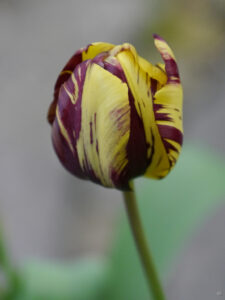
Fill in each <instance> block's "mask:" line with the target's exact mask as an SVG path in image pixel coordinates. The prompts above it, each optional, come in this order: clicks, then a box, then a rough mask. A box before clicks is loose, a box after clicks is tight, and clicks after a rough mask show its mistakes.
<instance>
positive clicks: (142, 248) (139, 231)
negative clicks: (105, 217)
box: [123, 184, 165, 300]
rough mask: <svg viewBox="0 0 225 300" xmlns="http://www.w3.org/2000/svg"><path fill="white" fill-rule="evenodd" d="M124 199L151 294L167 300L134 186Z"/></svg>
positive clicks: (155, 299) (156, 298)
mask: <svg viewBox="0 0 225 300" xmlns="http://www.w3.org/2000/svg"><path fill="white" fill-rule="evenodd" d="M123 197H124V202H125V206H126V210H127V214H128V218H129V222H130V226H131V230H132V233H133V237H134V240H135V243H136V247H137V250H138V252H139V256H140V259H141V262H142V265H143V268H144V271H145V274H146V278H147V282H148V287H149V289H150V292H151V293H152V296H153V299H154V300H165V296H164V293H163V289H162V286H161V284H160V281H159V277H158V275H157V272H156V269H155V266H154V262H153V258H152V255H151V252H150V249H149V247H148V243H147V240H146V237H145V234H144V230H143V226H142V222H141V218H140V214H139V211H138V206H137V202H136V197H135V192H134V186H133V184H132V191H126V192H123Z"/></svg>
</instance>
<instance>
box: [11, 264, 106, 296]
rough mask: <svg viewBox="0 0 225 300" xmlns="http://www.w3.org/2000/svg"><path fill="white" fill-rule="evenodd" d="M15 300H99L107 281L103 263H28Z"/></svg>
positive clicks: (23, 271)
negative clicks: (19, 291)
mask: <svg viewBox="0 0 225 300" xmlns="http://www.w3.org/2000/svg"><path fill="white" fill-rule="evenodd" d="M21 275H22V278H23V285H22V288H21V293H20V295H19V296H18V297H17V298H16V300H76V299H77V300H99V299H100V297H101V294H102V292H103V290H104V288H105V284H106V280H107V278H108V267H107V264H106V262H105V261H100V260H97V259H83V260H80V261H76V262H70V263H67V264H66V263H50V262H30V263H28V264H26V265H25V266H24V268H23V270H22V273H21Z"/></svg>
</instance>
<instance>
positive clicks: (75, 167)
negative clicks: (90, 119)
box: [52, 61, 90, 178]
mask: <svg viewBox="0 0 225 300" xmlns="http://www.w3.org/2000/svg"><path fill="white" fill-rule="evenodd" d="M89 63H90V61H85V62H82V63H81V64H79V66H77V67H76V68H75V70H74V71H73V75H71V76H70V77H69V78H68V80H67V81H66V82H64V84H63V85H61V88H60V91H59V96H58V102H57V107H58V114H59V116H58V117H59V118H60V123H61V126H60V123H59V121H58V118H57V117H56V118H55V119H54V122H53V127H52V137H53V144H54V148H55V150H56V153H57V154H58V156H59V158H60V161H61V162H62V164H63V165H64V166H65V167H66V168H67V169H68V170H69V171H70V172H71V173H73V174H74V175H76V176H78V177H82V178H86V177H87V176H86V174H85V173H84V172H83V171H82V169H81V167H80V164H79V160H78V155H77V150H76V143H77V140H78V138H79V134H80V130H81V101H82V92H83V84H84V80H85V76H86V71H87V67H88V64H89ZM72 76H73V77H72ZM74 80H75V81H76V82H77V83H76V85H75V84H74ZM76 89H77V90H76ZM76 93H77V97H76V101H75V99H74V101H75V103H74V102H72V100H71V95H76ZM62 126H63V130H64V131H66V135H67V137H68V139H69V142H68V141H67V140H66V139H65V137H64V136H63V134H62V128H61V127H62ZM71 148H72V150H73V151H71Z"/></svg>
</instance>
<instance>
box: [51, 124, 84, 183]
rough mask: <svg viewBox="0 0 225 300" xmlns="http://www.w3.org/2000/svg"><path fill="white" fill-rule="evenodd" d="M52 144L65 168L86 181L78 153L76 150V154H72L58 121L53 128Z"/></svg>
mask: <svg viewBox="0 0 225 300" xmlns="http://www.w3.org/2000/svg"><path fill="white" fill-rule="evenodd" d="M52 142H53V146H54V149H55V151H56V153H57V155H58V157H59V160H60V161H61V163H62V164H63V166H64V167H65V168H66V169H67V170H68V171H69V172H71V173H72V174H74V175H76V176H78V177H79V178H83V179H85V176H84V173H83V171H82V169H81V167H80V164H79V160H78V156H77V151H76V149H74V153H72V152H71V150H70V148H69V147H68V144H67V142H66V140H65V138H64V137H63V136H62V134H61V132H60V128H59V125H58V122H57V119H56V120H55V121H54V123H53V126H52Z"/></svg>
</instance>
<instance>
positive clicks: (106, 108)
mask: <svg viewBox="0 0 225 300" xmlns="http://www.w3.org/2000/svg"><path fill="white" fill-rule="evenodd" d="M154 42H155V46H156V48H157V50H158V51H159V53H160V54H161V57H162V59H163V61H164V64H157V65H153V64H151V63H150V62H148V61H147V60H145V59H144V58H142V57H140V56H139V55H138V54H137V52H136V50H135V48H134V47H133V46H132V45H130V44H128V43H125V44H123V45H119V46H115V45H112V44H107V43H93V44H90V45H88V46H87V47H85V48H82V49H80V50H78V51H77V52H76V53H75V54H74V55H73V56H72V58H71V59H70V60H69V61H68V63H67V64H66V65H65V67H64V68H63V70H62V71H61V73H60V74H59V76H58V78H57V81H56V84H55V89H54V99H53V102H52V104H51V105H50V108H49V112H48V120H49V123H50V124H51V125H52V141H53V145H54V148H55V151H56V153H57V155H58V157H59V159H60V161H61V163H62V164H63V165H64V167H65V168H66V169H67V170H69V171H70V172H71V173H72V174H74V175H75V176H77V177H79V178H82V179H89V180H91V181H93V182H95V183H98V184H101V185H103V186H105V187H112V188H117V189H120V190H123V196H124V202H125V205H126V209H127V213H128V217H129V220H130V225H131V229H132V232H133V235H134V240H135V242H136V246H137V249H138V252H139V255H140V258H141V261H142V264H143V267H144V270H145V274H146V278H147V280H148V285H149V288H150V292H151V293H152V296H153V298H154V299H155V300H164V299H165V297H164V293H163V290H162V287H161V284H160V280H159V278H158V275H157V272H156V270H155V267H154V263H153V260H152V255H151V254H150V250H149V247H148V243H147V241H146V239H145V235H144V231H143V227H142V224H141V218H140V215H139V212H138V207H137V204H136V199H135V192H134V187H133V185H132V179H134V178H136V177H138V176H141V175H144V176H147V177H151V178H156V179H160V178H163V177H165V176H166V175H167V174H168V173H169V172H170V170H171V169H172V168H173V167H174V165H175V163H176V161H177V159H178V156H179V154H180V151H181V146H182V140H183V128H182V98H183V95H182V86H181V83H180V78H179V73H178V67H177V63H176V59H175V57H174V54H173V52H172V50H171V49H170V47H169V46H168V45H167V43H166V42H165V41H164V40H163V39H162V38H161V37H159V36H158V35H154Z"/></svg>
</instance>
